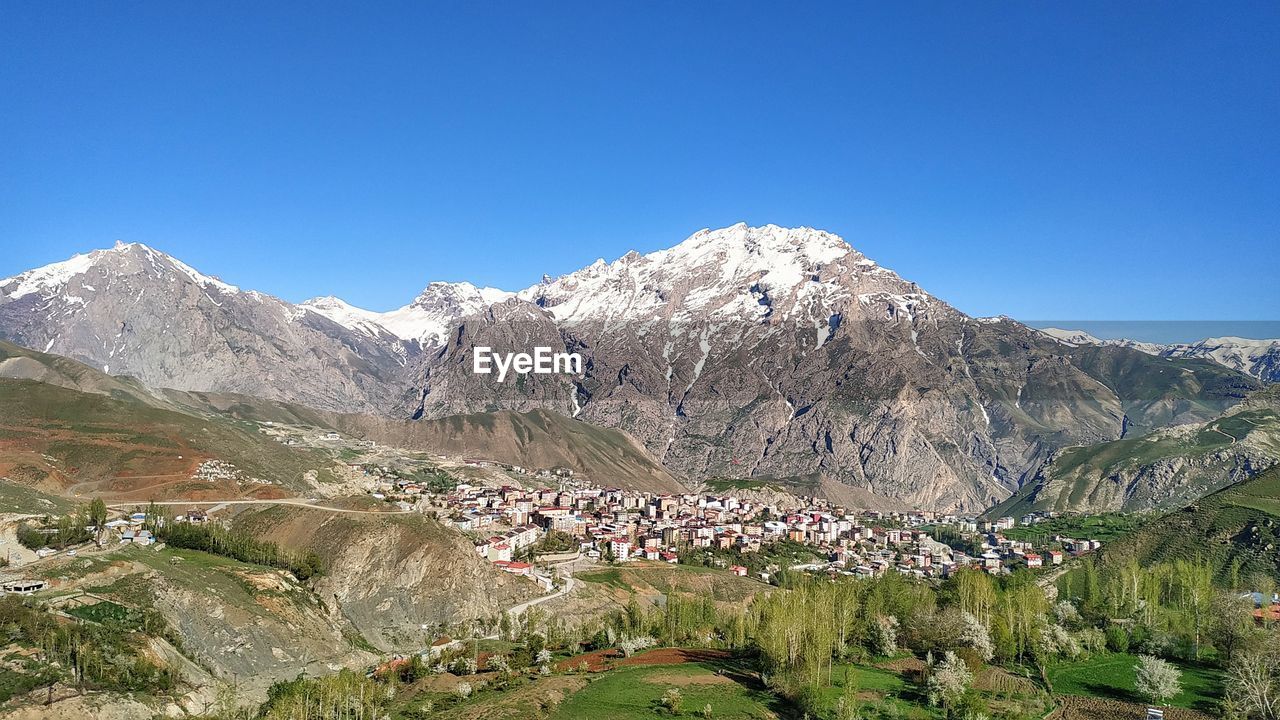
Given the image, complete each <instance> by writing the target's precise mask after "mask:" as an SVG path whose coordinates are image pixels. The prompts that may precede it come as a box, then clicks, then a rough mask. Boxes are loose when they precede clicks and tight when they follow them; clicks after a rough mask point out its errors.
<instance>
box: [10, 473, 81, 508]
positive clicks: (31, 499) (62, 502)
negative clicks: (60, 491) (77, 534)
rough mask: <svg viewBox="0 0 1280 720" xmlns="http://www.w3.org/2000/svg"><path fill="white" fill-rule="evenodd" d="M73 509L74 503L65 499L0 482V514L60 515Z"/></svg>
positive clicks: (15, 484)
mask: <svg viewBox="0 0 1280 720" xmlns="http://www.w3.org/2000/svg"><path fill="white" fill-rule="evenodd" d="M73 509H75V503H74V502H72V501H70V500H68V499H66V498H62V497H58V496H56V495H49V494H46V493H42V492H40V491H39V490H33V489H32V488H29V487H24V486H22V485H19V484H17V483H13V482H8V481H5V480H0V512H7V513H23V514H37V515H38V514H42V513H53V514H55V515H60V514H63V513H67V512H70V511H71V510H73Z"/></svg>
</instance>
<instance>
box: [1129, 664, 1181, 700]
mask: <svg viewBox="0 0 1280 720" xmlns="http://www.w3.org/2000/svg"><path fill="white" fill-rule="evenodd" d="M1181 676H1182V673H1181V671H1179V670H1178V668H1176V667H1174V666H1173V664H1172V663H1169V662H1166V661H1164V660H1161V659H1160V658H1158V657H1152V656H1151V655H1143V656H1141V657H1139V658H1138V677H1137V679H1136V680H1135V681H1134V684H1133V685H1134V688H1135V689H1136V690H1137V691H1138V693H1139V694H1140V695H1143V696H1145V697H1148V698H1151V701H1152V702H1156V703H1162V702H1164V701H1165V700H1168V699H1169V698H1171V697H1173V696H1174V695H1177V694H1178V691H1180V690H1181V689H1182V684H1181V682H1180V678H1181Z"/></svg>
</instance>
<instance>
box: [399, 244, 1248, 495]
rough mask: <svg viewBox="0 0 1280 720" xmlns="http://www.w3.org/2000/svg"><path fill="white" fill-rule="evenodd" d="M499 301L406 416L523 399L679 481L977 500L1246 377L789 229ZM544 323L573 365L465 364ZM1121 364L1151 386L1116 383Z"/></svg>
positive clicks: (587, 273)
mask: <svg viewBox="0 0 1280 720" xmlns="http://www.w3.org/2000/svg"><path fill="white" fill-rule="evenodd" d="M517 298H518V300H522V301H526V302H527V303H529V304H532V305H535V306H538V307H539V308H541V311H542V312H541V313H530V312H529V311H528V310H527V309H522V308H520V307H519V303H518V302H515V301H508V302H505V303H502V304H499V305H494V306H491V307H489V308H488V309H487V310H486V311H485V312H483V313H480V314H478V315H472V316H469V317H466V318H464V319H463V320H461V321H460V326H461V327H460V328H459V331H458V332H457V333H456V335H454V336H451V337H449V338H448V339H447V341H446V342H447V344H446V345H445V346H444V347H443V348H442V349H441V351H440V352H439V353H436V354H433V355H431V356H429V357H426V358H424V362H423V367H422V369H421V371H420V374H421V377H422V378H423V381H422V385H421V397H422V401H421V405H420V407H419V408H418V411H417V414H418V415H419V416H420V417H441V416H447V415H451V414H457V413H463V412H470V411H474V410H477V409H497V408H511V409H530V408H532V407H544V408H547V409H552V410H555V411H557V412H561V413H566V414H573V415H575V416H577V417H579V418H581V419H584V420H586V421H588V422H591V423H594V424H599V425H605V426H611V427H619V428H622V429H625V430H627V431H628V432H630V433H631V434H632V435H634V436H635V437H637V438H638V439H640V440H641V442H643V443H644V444H645V445H646V446H647V447H648V448H649V450H650V451H651V452H652V453H653V454H654V455H655V456H656V457H658V458H659V459H661V460H662V461H663V462H664V464H666V465H667V466H668V467H671V468H673V469H675V470H677V471H679V472H681V473H683V474H685V475H686V476H689V477H693V478H707V477H716V476H729V477H748V476H757V477H758V476H769V477H778V478H785V477H792V478H797V477H804V478H826V479H833V480H836V481H837V482H841V483H845V484H848V485H853V486H856V487H858V488H860V489H864V490H867V491H870V492H871V493H873V494H879V495H882V496H889V497H892V498H893V499H895V500H898V501H904V502H906V503H908V504H912V505H917V506H926V507H927V506H933V507H960V508H970V509H975V508H980V507H985V506H986V505H989V504H990V503H991V502H992V501H993V499H996V498H1002V497H1005V496H1007V495H1008V494H1009V493H1010V492H1012V490H1013V489H1015V488H1016V487H1017V486H1018V485H1019V483H1020V482H1021V481H1022V479H1023V478H1025V477H1026V476H1027V474H1028V473H1030V472H1033V471H1034V470H1035V468H1036V467H1038V465H1039V464H1040V463H1042V462H1043V461H1044V460H1045V458H1047V457H1048V456H1049V455H1050V454H1051V453H1052V452H1053V451H1054V450H1055V449H1057V448H1059V447H1062V446H1064V445H1068V444H1087V443H1092V442H1098V441H1100V440H1105V439H1114V438H1117V437H1120V436H1121V435H1123V434H1125V433H1127V432H1130V431H1132V430H1133V429H1134V428H1148V427H1158V426H1162V425H1165V424H1170V423H1176V422H1189V421H1193V420H1198V419H1207V414H1206V413H1205V411H1204V408H1206V407H1215V408H1221V407H1224V406H1226V405H1229V404H1231V403H1233V402H1235V401H1237V400H1238V399H1239V398H1240V397H1241V395H1242V394H1243V392H1244V391H1245V390H1247V389H1249V388H1252V387H1256V383H1251V381H1249V380H1248V379H1245V378H1240V377H1239V376H1237V375H1235V374H1234V373H1231V372H1229V371H1225V370H1221V369H1220V368H1217V367H1216V366H1213V365H1210V364H1207V363H1205V362H1203V361H1187V362H1186V364H1183V365H1179V366H1178V368H1177V369H1178V372H1177V373H1174V374H1173V375H1172V376H1170V375H1168V374H1167V370H1168V368H1167V367H1164V366H1160V367H1157V361H1155V360H1154V359H1151V358H1150V357H1149V356H1147V355H1144V354H1142V353H1137V352H1135V351H1133V350H1130V349H1127V348H1113V347H1107V348H1096V349H1087V350H1086V349H1080V350H1076V349H1075V348H1073V347H1071V346H1067V345H1064V344H1062V343H1059V342H1057V341H1056V340H1053V339H1051V338H1049V337H1047V336H1045V335H1043V334H1042V333H1039V332H1038V331H1035V330H1032V329H1031V328H1028V327H1026V326H1024V325H1021V324H1019V323H1016V322H1014V321H1012V320H1009V319H1007V318H990V319H974V318H970V317H968V316H966V315H964V314H963V313H961V312H960V311H958V310H956V309H955V308H953V307H951V306H950V305H948V304H947V303H945V302H943V301H941V300H938V299H937V298H935V297H933V296H931V295H930V294H928V293H927V292H925V291H924V290H922V289H921V288H920V287H918V286H917V285H915V284H914V283H912V282H910V281H907V280H904V279H903V278H901V277H900V276H898V275H897V274H896V273H894V272H893V271H891V270H888V269H886V268H883V267H880V266H879V265H877V264H876V263H875V262H874V261H872V260H870V259H868V258H867V257H865V256H864V255H862V254H861V253H859V252H857V251H856V250H854V249H853V248H852V247H850V246H849V245H848V244H847V243H845V242H844V240H842V239H840V238H839V237H837V236H835V235H833V234H831V233H826V232H823V231H819V230H814V229H810V228H780V227H776V226H765V227H759V228H752V227H748V226H746V225H741V224H740V225H735V226H733V227H729V228H723V229H719V230H703V231H700V232H698V233H695V234H694V235H692V236H690V237H689V238H688V239H686V240H685V241H683V242H681V243H680V244H678V245H676V246H675V247H672V248H670V249H667V250H660V251H658V252H654V253H649V254H647V255H641V254H639V253H635V252H631V253H627V254H626V255H624V256H623V257H621V258H619V259H618V260H616V261H614V262H612V263H609V262H605V261H603V260H600V261H597V262H596V263H594V264H592V265H590V266H588V267H586V268H583V269H582V270H579V271H576V272H573V273H569V274H568V275H565V276H562V277H560V278H556V279H549V278H547V279H544V281H543V282H542V283H539V284H538V285H535V286H533V287H530V288H528V289H526V290H524V291H521V292H520V293H518V296H517ZM557 335H558V336H559V337H560V338H561V341H560V342H561V344H560V345H559V346H557V347H563V348H564V349H565V350H566V351H571V352H579V353H581V354H582V355H583V357H584V360H585V363H586V366H587V372H586V374H585V376H584V377H581V378H564V377H555V376H551V377H546V376H543V377H538V376H528V377H527V378H526V379H525V381H524V384H523V385H521V386H520V387H516V386H514V385H511V384H510V383H508V385H507V386H502V387H499V386H498V385H496V384H495V383H494V382H493V381H492V380H490V379H488V378H478V377H477V376H475V375H473V374H472V373H471V372H470V366H469V357H470V354H471V352H472V348H474V347H475V346H478V345H484V346H488V347H492V348H494V350H496V351H500V352H517V351H521V350H527V348H528V346H529V343H530V342H532V341H533V340H534V339H537V341H538V342H539V343H540V344H547V343H549V342H551V340H553V339H554V338H555V337H556V336H557ZM1139 375H1140V376H1143V377H1146V376H1148V375H1149V376H1151V377H1152V378H1153V382H1155V383H1156V384H1157V386H1158V390H1157V391H1156V392H1155V393H1154V394H1153V395H1151V396H1143V397H1135V396H1131V395H1130V394H1129V393H1128V391H1127V390H1126V388H1127V387H1130V386H1131V385H1132V382H1131V381H1132V379H1133V377H1134V376H1139ZM1187 378H1193V379H1194V380H1195V381H1194V382H1191V381H1190V380H1187ZM1189 400H1194V402H1192V401H1189Z"/></svg>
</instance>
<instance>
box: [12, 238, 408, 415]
mask: <svg viewBox="0 0 1280 720" xmlns="http://www.w3.org/2000/svg"><path fill="white" fill-rule="evenodd" d="M0 337H3V338H5V339H8V340H12V341H13V342H16V343H18V344H21V345H25V346H27V347H31V348H34V349H37V350H43V351H45V352H53V353H57V354H59V355H64V356H67V357H71V358H74V359H76V360H80V361H81V362H85V363H87V364H90V365H93V366H95V367H99V368H102V370H103V371H104V372H109V373H114V374H118V375H132V376H135V377H137V378H138V379H139V380H141V381H143V382H144V383H146V384H148V385H151V386H153V387H172V388H178V389H185V390H211V391H226V392H242V393H247V394H252V395H258V396H261V397H266V398H271V399H277V400H288V401H295V402H300V403H304V404H308V405H312V406H315V407H319V408H324V409H334V410H363V411H378V410H384V411H385V410H388V409H389V408H391V407H393V406H394V405H395V404H396V403H398V402H400V396H401V395H402V394H403V389H402V385H403V383H404V379H403V378H402V375H403V373H404V372H405V370H404V368H405V366H406V364H407V362H408V358H407V357H406V356H405V355H404V354H403V352H397V348H394V347H392V346H390V345H389V344H388V343H386V342H379V341H376V340H375V339H372V338H369V337H365V336H363V335H360V334H357V333H353V332H351V331H349V330H348V329H347V328H345V327H343V326H341V325H339V324H337V323H335V322H333V321H331V320H329V319H328V318H326V317H324V316H322V315H320V314H317V313H314V312H308V311H307V310H306V309H304V308H299V307H298V306H295V305H292V304H290V303H287V302H285V301H283V300H280V299H278V298H274V297H272V296H270V295H265V294H263V293H259V292H254V291H246V290H241V289H239V288H237V287H236V286H234V285H231V284H228V283H226V282H223V281H221V280H219V279H218V278H215V277H211V276H209V275H205V274H203V273H200V272H198V271H196V270H195V269H193V268H191V267H190V266H188V265H186V264H185V263H182V262H180V261H179V260H177V259H175V258H172V257H170V256H168V255H165V254H164V253H161V252H158V251H156V250H153V249H151V248H149V247H147V246H145V245H141V244H138V243H133V244H123V243H118V244H116V246H115V247H114V248H111V249H109V250H95V251H93V252H90V253H88V254H84V255H77V256H75V257H73V258H71V259H69V260H66V261H63V262H58V263H53V264H51V265H47V266H45V267H42V268H38V269H35V270H30V271H28V272H24V273H22V274H20V275H17V276H16V277H12V278H7V279H5V280H0Z"/></svg>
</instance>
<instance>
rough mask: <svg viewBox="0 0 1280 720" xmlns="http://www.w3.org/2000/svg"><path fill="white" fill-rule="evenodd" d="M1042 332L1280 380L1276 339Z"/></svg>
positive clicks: (1077, 342) (1078, 342) (1075, 341)
mask: <svg viewBox="0 0 1280 720" xmlns="http://www.w3.org/2000/svg"><path fill="white" fill-rule="evenodd" d="M1042 332H1044V333H1045V334H1047V335H1049V336H1051V337H1054V338H1057V339H1059V340H1062V341H1064V342H1069V343H1072V344H1074V345H1115V346H1118V347H1127V348H1132V349H1134V350H1141V351H1142V352H1145V353H1147V354H1149V355H1156V356H1159V357H1172V358H1206V359H1209V360H1213V361H1214V362H1216V363H1218V364H1220V365H1222V366H1223V367H1229V368H1231V369H1232V370H1238V371H1239V372H1242V373H1245V374H1248V375H1252V376H1253V377H1255V378H1258V379H1259V380H1261V381H1263V382H1268V383H1274V382H1280V339H1276V340H1258V339H1253V338H1241V337H1216V338H1205V339H1204V340H1199V341H1197V342H1193V343H1150V342H1142V341H1139V340H1125V339H1119V340H1101V339H1099V338H1096V337H1094V336H1093V335H1090V334H1089V333H1087V332H1084V331H1083V330H1063V329H1061V328H1044V329H1043V330H1042Z"/></svg>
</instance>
